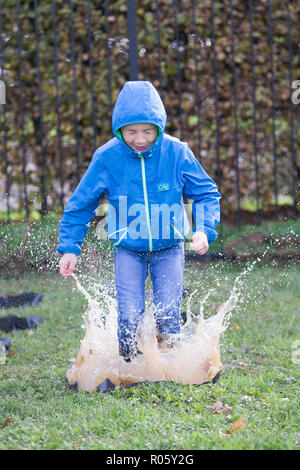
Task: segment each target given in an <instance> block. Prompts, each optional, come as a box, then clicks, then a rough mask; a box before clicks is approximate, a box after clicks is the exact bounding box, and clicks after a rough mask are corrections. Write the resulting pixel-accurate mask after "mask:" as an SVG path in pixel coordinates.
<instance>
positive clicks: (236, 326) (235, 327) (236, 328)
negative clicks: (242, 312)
mask: <svg viewBox="0 0 300 470" xmlns="http://www.w3.org/2000/svg"><path fill="white" fill-rule="evenodd" d="M231 329H232V330H235V331H238V330H240V329H241V327H240V326H239V325H235V326H233V327H232V328H231Z"/></svg>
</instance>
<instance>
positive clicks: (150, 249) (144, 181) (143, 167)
mask: <svg viewBox="0 0 300 470" xmlns="http://www.w3.org/2000/svg"><path fill="white" fill-rule="evenodd" d="M139 156H140V159H141V165H142V180H143V192H144V201H145V210H146V222H147V230H148V235H149V251H152V233H151V225H150V214H149V203H148V194H147V184H146V173H145V160H144V157H143V156H142V154H140V153H139Z"/></svg>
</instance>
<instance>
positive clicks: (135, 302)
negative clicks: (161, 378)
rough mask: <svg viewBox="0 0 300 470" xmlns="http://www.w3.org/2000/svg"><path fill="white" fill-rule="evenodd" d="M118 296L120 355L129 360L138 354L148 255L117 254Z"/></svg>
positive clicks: (119, 250) (127, 252) (125, 251)
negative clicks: (138, 334) (139, 326)
mask: <svg viewBox="0 0 300 470" xmlns="http://www.w3.org/2000/svg"><path fill="white" fill-rule="evenodd" d="M114 262H115V276H116V288H117V295H118V340H119V351H120V355H121V356H124V358H125V359H127V360H130V357H134V356H135V355H136V353H137V342H136V330H137V327H138V324H139V321H140V320H141V318H142V315H143V314H144V312H145V281H146V277H147V273H148V268H147V254H144V253H137V252H135V251H131V250H126V249H125V248H122V247H120V248H118V251H114Z"/></svg>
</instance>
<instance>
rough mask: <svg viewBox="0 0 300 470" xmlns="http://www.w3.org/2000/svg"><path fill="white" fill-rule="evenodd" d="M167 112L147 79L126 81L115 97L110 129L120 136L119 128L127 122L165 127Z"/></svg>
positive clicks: (163, 128)
mask: <svg viewBox="0 0 300 470" xmlns="http://www.w3.org/2000/svg"><path fill="white" fill-rule="evenodd" d="M166 120H167V114H166V110H165V107H164V105H163V102H162V100H161V98H160V96H159V94H158V92H157V91H156V89H155V88H154V86H153V85H152V83H150V82H148V81H130V82H126V83H125V85H124V86H123V88H122V90H121V91H120V93H119V96H118V98H117V101H116V104H115V107H114V111H113V115H112V130H113V133H114V135H115V136H116V137H118V138H120V135H119V133H118V131H119V129H120V128H121V127H123V126H127V125H129V124H141V123H149V124H154V125H155V126H157V127H158V128H159V129H160V132H159V133H160V134H161V133H163V132H164V130H165V127H166Z"/></svg>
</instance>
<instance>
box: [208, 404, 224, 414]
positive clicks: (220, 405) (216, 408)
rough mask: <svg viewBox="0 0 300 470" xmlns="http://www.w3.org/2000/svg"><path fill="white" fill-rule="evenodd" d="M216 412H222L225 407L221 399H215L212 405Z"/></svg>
mask: <svg viewBox="0 0 300 470" xmlns="http://www.w3.org/2000/svg"><path fill="white" fill-rule="evenodd" d="M211 407H212V409H213V411H214V413H221V411H222V409H223V403H222V402H221V401H215V402H214V403H213V404H212V405H211Z"/></svg>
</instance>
